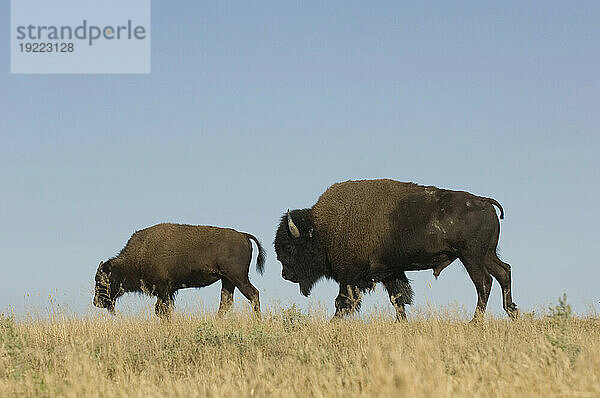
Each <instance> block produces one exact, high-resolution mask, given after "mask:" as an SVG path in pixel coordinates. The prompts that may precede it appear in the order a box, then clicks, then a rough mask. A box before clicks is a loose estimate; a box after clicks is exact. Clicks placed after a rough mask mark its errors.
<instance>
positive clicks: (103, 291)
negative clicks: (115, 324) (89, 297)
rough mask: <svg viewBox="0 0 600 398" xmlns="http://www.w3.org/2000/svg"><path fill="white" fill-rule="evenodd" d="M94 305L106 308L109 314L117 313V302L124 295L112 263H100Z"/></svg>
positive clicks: (96, 278)
mask: <svg viewBox="0 0 600 398" xmlns="http://www.w3.org/2000/svg"><path fill="white" fill-rule="evenodd" d="M94 279H95V282H96V285H95V286H94V305H95V306H96V307H98V308H106V309H107V310H108V312H109V313H111V314H114V313H115V301H116V299H117V298H118V297H119V296H120V295H122V292H121V291H122V289H121V283H120V282H119V281H117V280H116V278H115V277H114V275H113V272H112V264H111V261H110V260H108V261H107V262H102V261H101V262H100V265H99V266H98V270H97V271H96V277H95V278H94Z"/></svg>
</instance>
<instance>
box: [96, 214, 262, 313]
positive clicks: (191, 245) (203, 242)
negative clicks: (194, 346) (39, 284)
mask: <svg viewBox="0 0 600 398" xmlns="http://www.w3.org/2000/svg"><path fill="white" fill-rule="evenodd" d="M250 240H254V242H255V243H256V244H257V246H258V252H259V254H258V259H257V265H256V267H257V269H258V271H259V272H260V273H262V271H263V267H264V261H265V253H264V249H263V248H262V246H261V245H260V243H259V241H258V239H256V237H254V236H252V235H250V234H247V233H244V232H238V231H235V230H233V229H229V228H218V227H210V226H193V225H180V224H158V225H155V226H153V227H149V228H146V229H143V230H141V231H138V232H136V233H134V234H133V235H132V236H131V238H130V239H129V241H128V242H127V245H126V246H125V248H123V250H121V252H120V253H119V254H118V255H117V256H116V257H113V258H111V259H109V260H107V261H106V262H102V263H100V266H99V267H98V270H97V272H96V277H95V281H96V287H95V295H94V305H96V306H97V307H100V308H106V309H108V310H109V312H111V313H114V304H115V301H116V299H117V298H119V297H120V296H122V295H123V294H124V293H127V292H143V293H146V294H149V295H152V296H156V297H157V301H156V314H157V315H158V316H160V317H168V316H169V315H170V313H171V311H172V307H173V304H174V296H175V293H176V292H177V290H179V289H183V288H189V287H203V286H208V285H210V284H212V283H214V282H216V281H218V280H221V282H222V288H221V304H220V307H219V314H223V313H225V312H226V311H227V310H228V309H229V308H230V307H231V304H232V303H233V293H234V289H235V288H236V287H237V288H238V289H239V290H240V291H241V292H242V294H243V295H244V296H246V298H247V299H248V300H250V302H251V303H252V307H253V308H254V310H255V311H256V313H257V314H258V315H260V302H259V294H258V290H257V289H256V288H255V287H254V286H252V284H251V283H250V280H249V279H248V269H249V267H250V261H251V259H252V244H251V243H250Z"/></svg>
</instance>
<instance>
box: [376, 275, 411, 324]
mask: <svg viewBox="0 0 600 398" xmlns="http://www.w3.org/2000/svg"><path fill="white" fill-rule="evenodd" d="M383 286H385V290H387V292H388V295H389V296H390V301H391V303H392V305H393V306H394V309H395V310H396V321H398V322H399V321H403V320H406V311H405V309H404V306H405V305H406V304H412V299H413V290H412V287H411V286H410V282H409V280H408V278H407V277H406V275H405V274H404V273H403V274H402V275H401V276H400V277H398V278H391V279H387V280H385V281H383Z"/></svg>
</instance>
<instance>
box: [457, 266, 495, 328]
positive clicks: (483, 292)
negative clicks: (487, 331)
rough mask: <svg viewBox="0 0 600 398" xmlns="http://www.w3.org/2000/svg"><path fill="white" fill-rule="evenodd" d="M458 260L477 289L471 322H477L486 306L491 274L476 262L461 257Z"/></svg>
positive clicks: (490, 285)
mask: <svg viewBox="0 0 600 398" xmlns="http://www.w3.org/2000/svg"><path fill="white" fill-rule="evenodd" d="M460 261H461V262H462V263H463V264H464V266H465V268H466V270H467V273H468V274H469V276H470V277H471V280H472V281H473V284H474V285H475V289H476V290H477V307H476V308H475V314H474V315H473V319H472V320H471V322H478V321H480V320H481V319H482V318H483V314H484V313H485V308H486V307H487V302H488V299H489V297H490V291H491V289H492V276H491V275H490V274H489V272H488V271H487V270H486V269H485V268H483V267H482V266H481V265H480V264H479V263H477V262H474V261H472V260H467V259H463V258H461V259H460Z"/></svg>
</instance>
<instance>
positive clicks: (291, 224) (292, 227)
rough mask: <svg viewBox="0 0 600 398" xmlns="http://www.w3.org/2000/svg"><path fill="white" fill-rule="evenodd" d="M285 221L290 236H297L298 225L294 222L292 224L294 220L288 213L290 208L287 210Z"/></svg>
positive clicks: (298, 234)
mask: <svg viewBox="0 0 600 398" xmlns="http://www.w3.org/2000/svg"><path fill="white" fill-rule="evenodd" d="M287 223H288V229H289V230H290V233H291V234H292V236H293V237H294V238H299V237H300V231H299V230H298V227H296V224H294V220H292V216H291V214H290V209H288V211H287Z"/></svg>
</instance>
